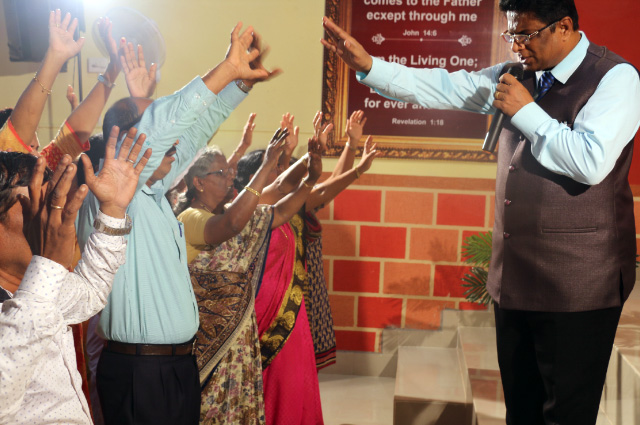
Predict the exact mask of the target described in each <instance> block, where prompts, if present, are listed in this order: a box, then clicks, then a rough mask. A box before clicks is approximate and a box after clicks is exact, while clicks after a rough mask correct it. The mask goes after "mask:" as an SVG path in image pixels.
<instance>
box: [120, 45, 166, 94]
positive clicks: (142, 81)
mask: <svg viewBox="0 0 640 425" xmlns="http://www.w3.org/2000/svg"><path fill="white" fill-rule="evenodd" d="M123 40H124V39H123ZM121 44H122V49H121V52H122V54H121V55H120V64H121V65H122V70H123V71H124V78H125V81H126V82H127V89H129V94H130V95H131V97H151V96H152V95H153V92H154V91H155V89H156V70H157V68H158V66H157V64H155V63H152V64H151V66H150V67H149V70H148V71H147V65H146V62H145V60H144V49H143V48H142V46H141V45H139V44H138V57H137V58H136V52H135V50H134V48H133V43H126V42H121Z"/></svg>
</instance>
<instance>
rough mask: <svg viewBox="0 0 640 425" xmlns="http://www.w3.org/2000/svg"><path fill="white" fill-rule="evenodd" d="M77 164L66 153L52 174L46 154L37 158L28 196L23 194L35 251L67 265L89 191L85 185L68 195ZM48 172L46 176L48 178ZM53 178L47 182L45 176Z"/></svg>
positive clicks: (25, 227)
mask: <svg viewBox="0 0 640 425" xmlns="http://www.w3.org/2000/svg"><path fill="white" fill-rule="evenodd" d="M76 170H77V169H76V166H75V165H74V164H72V163H71V157H70V156H69V155H65V156H64V157H63V158H62V159H61V160H60V163H59V165H58V168H57V169H56V171H55V173H53V177H51V171H50V170H48V169H47V168H46V161H45V160H44V158H42V157H41V158H38V160H37V161H36V166H35V169H34V171H33V173H32V175H31V181H30V182H29V197H26V196H20V197H19V198H18V199H19V201H20V203H21V204H22V214H23V233H24V236H25V238H26V239H27V241H28V242H29V246H30V247H31V252H32V253H33V255H39V256H41V257H45V258H48V259H50V260H52V261H55V262H57V263H58V264H60V265H62V266H63V267H65V268H69V267H71V263H72V261H73V251H74V248H75V241H76V237H75V236H76V229H75V219H76V216H77V214H78V210H79V209H80V206H81V205H82V201H83V199H84V197H85V196H86V195H87V187H86V186H85V185H82V186H81V187H80V188H79V189H78V190H77V191H76V192H75V194H73V195H71V196H70V197H69V198H67V196H68V195H69V192H70V190H71V185H72V182H73V178H74V177H75V175H76ZM45 175H46V179H45ZM48 178H51V179H50V180H49V181H48V183H44V182H43V180H47V179H48Z"/></svg>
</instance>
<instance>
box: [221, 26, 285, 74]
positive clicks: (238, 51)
mask: <svg viewBox="0 0 640 425" xmlns="http://www.w3.org/2000/svg"><path fill="white" fill-rule="evenodd" d="M241 29H242V22H238V24H237V25H236V26H235V27H234V28H233V30H232V31H231V44H230V45H229V48H228V50H227V54H226V56H225V60H224V63H226V64H227V65H228V66H229V67H230V68H231V69H232V72H233V74H234V78H235V79H242V80H245V81H252V82H257V81H265V80H268V79H269V78H271V77H273V76H274V75H277V73H279V70H277V69H276V70H273V71H269V70H267V69H266V68H264V66H262V60H261V59H259V58H260V55H262V54H263V52H262V51H260V46H259V45H256V44H255V42H254V41H255V39H256V37H254V31H253V27H251V26H249V27H247V29H245V30H244V31H242V32H240V30H241ZM257 38H258V44H259V42H260V39H259V36H257ZM256 60H258V61H257V62H255V61H256Z"/></svg>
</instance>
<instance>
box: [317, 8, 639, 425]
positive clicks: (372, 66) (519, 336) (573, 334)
mask: <svg viewBox="0 0 640 425" xmlns="http://www.w3.org/2000/svg"><path fill="white" fill-rule="evenodd" d="M500 10H501V11H502V12H505V13H506V17H507V23H508V29H507V31H505V32H504V33H503V34H502V35H501V37H502V38H504V40H505V41H507V42H509V43H511V47H512V51H513V52H514V53H515V54H516V55H517V57H518V59H519V61H520V63H521V64H522V65H523V68H524V71H525V72H524V77H523V80H522V82H519V81H518V80H517V79H516V78H515V77H514V76H512V75H510V74H508V73H505V74H504V75H501V74H502V72H504V68H505V64H500V65H496V66H493V67H490V68H486V69H483V70H481V71H478V72H467V71H458V72H453V73H448V72H447V71H445V70H442V69H416V68H407V67H405V66H402V65H399V64H394V63H386V62H383V61H381V60H379V59H376V58H373V57H371V55H369V54H368V53H367V52H366V51H365V49H364V48H363V47H362V46H361V45H360V43H358V42H357V40H355V39H354V38H353V37H351V36H350V35H349V34H348V33H346V32H345V31H343V30H342V29H340V28H339V27H338V26H336V25H335V24H334V23H333V22H331V21H330V20H328V19H327V18H325V19H324V22H323V24H324V27H325V29H326V30H327V33H328V35H329V39H328V40H322V43H323V44H324V45H325V46H326V47H327V48H328V49H330V50H331V51H333V52H336V53H337V54H338V56H340V57H341V58H342V59H343V60H344V61H345V63H346V64H347V65H348V66H349V67H350V68H352V69H354V70H355V71H356V72H357V78H358V80H359V81H360V82H361V83H363V84H366V85H368V86H370V87H372V88H375V89H376V91H377V92H378V93H380V94H382V95H383V96H386V97H390V98H393V99H397V100H402V101H406V102H412V103H417V104H419V105H421V106H424V107H427V108H437V109H457V110H465V111H472V112H478V113H484V114H493V113H495V112H496V111H497V110H500V111H502V113H504V115H505V116H506V117H509V118H508V119H507V120H506V121H507V123H506V124H505V126H504V128H503V129H502V131H501V134H500V149H499V153H498V168H497V177H496V207H495V224H494V232H493V251H492V260H491V267H490V271H489V278H488V282H487V289H488V291H489V293H490V294H491V296H492V298H493V299H494V301H495V304H494V307H495V316H496V336H497V345H498V347H497V348H498V360H499V364H500V370H501V375H502V383H503V388H504V395H505V404H506V406H507V424H509V425H514V424H562V425H565V424H576V425H578V424H579V425H584V424H595V422H596V418H597V413H598V405H599V401H600V396H601V394H602V387H603V384H604V379H605V376H606V370H607V366H608V362H609V357H610V354H611V348H612V344H613V339H614V336H615V332H616V328H617V323H618V320H619V317H620V313H621V310H622V305H623V303H624V301H625V300H626V298H627V297H628V296H629V293H630V292H631V290H632V288H633V285H634V281H635V252H636V247H635V233H636V232H635V224H634V218H633V195H632V193H631V189H630V187H629V183H628V178H627V177H628V172H629V166H630V163H631V152H632V149H633V138H634V136H635V134H636V132H637V131H638V127H639V126H640V78H639V76H638V72H637V71H636V69H634V68H633V67H632V66H631V65H629V64H628V63H626V61H624V59H622V58H620V57H619V56H617V55H615V54H613V53H611V52H610V51H608V50H607V49H606V48H603V47H601V46H596V45H594V44H592V43H589V41H588V40H587V37H586V36H585V34H584V33H582V32H579V31H578V13H577V10H576V8H575V4H574V2H573V0H500Z"/></svg>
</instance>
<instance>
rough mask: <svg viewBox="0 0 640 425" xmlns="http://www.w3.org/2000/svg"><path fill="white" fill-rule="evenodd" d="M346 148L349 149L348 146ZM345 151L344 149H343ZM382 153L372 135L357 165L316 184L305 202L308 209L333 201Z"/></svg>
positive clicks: (367, 169)
mask: <svg viewBox="0 0 640 425" xmlns="http://www.w3.org/2000/svg"><path fill="white" fill-rule="evenodd" d="M344 150H345V151H346V150H348V148H347V147H345V148H344ZM343 153H344V151H343ZM381 154H382V153H381V152H378V151H377V150H376V145H375V143H373V140H372V138H371V136H369V137H368V138H367V141H366V142H365V144H364V150H363V152H362V158H361V159H360V162H359V163H358V165H357V166H356V167H353V168H349V169H347V171H345V172H344V173H342V174H340V175H338V176H335V177H334V176H331V177H329V178H328V179H327V180H325V181H323V182H322V183H320V184H318V185H316V186H315V187H314V188H313V190H312V191H311V194H310V195H309V199H308V200H307V203H306V204H305V209H306V210H307V211H313V210H314V209H316V208H318V207H320V206H321V205H326V204H327V203H329V202H331V201H332V200H333V199H334V198H335V197H336V196H338V195H339V194H340V192H342V191H343V190H345V189H346V188H347V187H348V186H349V185H350V184H351V183H353V182H354V181H356V180H357V179H359V178H360V176H361V175H362V174H364V173H366V172H367V171H369V168H371V164H372V162H373V160H374V159H376V158H377V157H379V156H380V155H381Z"/></svg>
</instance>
